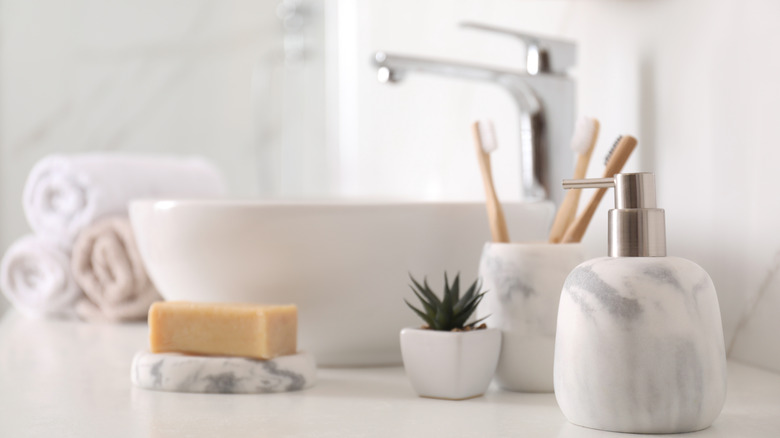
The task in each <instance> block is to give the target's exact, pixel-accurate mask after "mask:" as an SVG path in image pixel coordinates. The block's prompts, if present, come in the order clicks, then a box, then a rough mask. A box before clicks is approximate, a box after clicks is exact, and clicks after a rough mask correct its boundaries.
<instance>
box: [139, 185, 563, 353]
mask: <svg viewBox="0 0 780 438" xmlns="http://www.w3.org/2000/svg"><path fill="white" fill-rule="evenodd" d="M504 208H505V212H506V216H507V222H508V224H509V230H510V235H511V236H512V239H513V240H515V241H538V240H544V239H545V237H546V233H547V230H548V228H549V224H550V222H551V220H552V215H553V206H552V204H551V203H547V202H545V203H531V204H519V203H515V204H507V205H505V207H504ZM130 217H131V220H132V223H133V228H134V230H135V234H136V239H137V241H138V246H139V248H140V250H141V255H142V257H143V260H144V263H145V265H146V268H147V269H148V271H149V275H150V276H151V278H152V280H153V281H154V283H155V284H156V285H157V287H158V288H159V290H160V293H161V294H162V295H163V297H165V299H168V300H191V301H227V302H255V303H266V304H286V303H294V304H297V305H298V308H299V347H300V349H301V350H306V351H310V352H313V353H314V354H315V356H316V357H317V361H318V363H319V364H320V365H331V366H358V365H383V364H397V363H400V361H401V353H400V346H399V330H400V329H401V328H403V327H417V326H419V325H420V324H421V321H419V320H418V319H417V318H416V316H414V314H413V313H412V312H411V310H409V309H408V308H407V307H406V305H405V304H404V302H403V299H404V298H407V299H409V300H410V302H412V301H413V300H414V299H415V298H414V295H413V294H412V292H411V291H410V290H409V288H408V284H409V279H408V274H409V273H411V274H412V275H414V276H415V277H420V278H422V277H423V276H428V278H429V281H430V283H431V285H432V286H436V287H438V285H440V284H441V283H442V280H441V277H442V275H443V272H444V270H445V269H446V270H447V271H448V272H449V273H450V274H451V275H455V273H457V272H458V271H460V272H461V275H462V277H463V281H464V282H466V281H472V280H473V279H474V278H475V276H476V273H477V269H478V265H479V258H480V253H481V251H482V245H483V244H484V242H485V241H486V240H488V239H489V229H488V223H487V214H486V213H485V206H484V204H481V203H379V204H367V203H321V204H301V203H266V202H255V201H194V200H186V201H171V200H164V201H134V202H132V203H131V205H130Z"/></svg>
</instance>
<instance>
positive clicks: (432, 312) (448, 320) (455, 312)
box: [404, 272, 485, 331]
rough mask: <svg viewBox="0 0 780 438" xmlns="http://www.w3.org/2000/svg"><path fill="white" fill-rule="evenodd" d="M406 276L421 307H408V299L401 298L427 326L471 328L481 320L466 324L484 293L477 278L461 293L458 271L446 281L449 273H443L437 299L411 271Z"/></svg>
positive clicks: (426, 285)
mask: <svg viewBox="0 0 780 438" xmlns="http://www.w3.org/2000/svg"><path fill="white" fill-rule="evenodd" d="M409 278H410V279H411V280H412V285H410V286H409V287H410V288H411V289H412V292H413V293H414V294H415V296H416V297H417V299H418V300H420V303H421V304H422V310H421V309H419V308H416V307H414V306H412V305H411V304H410V303H409V302H408V301H406V300H404V301H405V302H406V305H407V306H409V308H411V309H412V310H413V311H414V312H415V313H416V314H417V316H419V317H420V318H422V320H423V321H425V322H426V323H427V324H428V326H429V327H430V328H432V329H434V330H446V331H449V330H452V329H465V328H468V327H471V328H473V327H474V326H475V325H476V324H477V323H479V322H482V321H483V320H484V319H485V318H481V319H479V320H478V321H475V322H472V323H467V322H468V320H469V319H470V318H471V316H472V315H473V313H474V311H475V310H476V309H477V306H478V305H479V303H480V302H481V301H482V298H483V297H484V296H485V292H482V291H480V289H481V286H480V283H479V280H475V281H474V282H473V283H472V284H471V286H470V287H469V288H468V290H467V291H466V293H465V294H463V295H462V296H461V294H460V273H458V274H457V275H456V276H455V278H454V279H453V281H452V283H450V281H449V276H448V275H447V273H446V272H445V273H444V291H443V293H442V296H441V298H439V297H438V296H437V295H436V294H435V293H434V292H433V291H432V290H431V288H430V286H429V285H428V281H427V279H425V278H423V283H422V284H420V283H419V282H418V281H417V280H415V279H414V277H412V275H411V274H409Z"/></svg>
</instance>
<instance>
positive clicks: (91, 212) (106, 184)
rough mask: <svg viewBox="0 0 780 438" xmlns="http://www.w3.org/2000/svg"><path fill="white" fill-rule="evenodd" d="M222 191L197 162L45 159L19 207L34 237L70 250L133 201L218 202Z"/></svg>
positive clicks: (109, 156)
mask: <svg viewBox="0 0 780 438" xmlns="http://www.w3.org/2000/svg"><path fill="white" fill-rule="evenodd" d="M225 191H226V186H225V181H224V179H223V177H222V175H221V174H220V172H219V171H218V170H217V169H216V168H215V167H214V166H212V165H211V164H210V163H209V162H208V161H206V160H204V159H201V158H197V157H186V158H182V157H172V156H158V155H130V154H122V153H90V154H80V155H69V156H66V155H49V156H47V157H45V158H43V159H42V160H40V161H39V162H38V163H36V164H35V166H34V167H33V169H32V171H31V172H30V175H29V177H28V178H27V183H26V184H25V187H24V195H23V200H22V203H23V206H24V213H25V215H26V216H27V222H28V223H29V224H30V227H31V228H32V229H33V231H35V233H36V234H37V235H39V236H42V237H45V238H47V239H49V240H54V241H56V242H58V243H60V244H62V245H63V246H65V247H70V246H71V245H72V244H73V241H74V240H75V239H76V236H78V234H79V232H80V231H81V230H83V229H84V228H85V227H86V226H87V225H89V224H91V223H93V222H95V220H96V219H99V218H101V217H103V216H110V215H115V214H126V212H127V203H128V201H130V200H132V199H137V198H157V197H172V198H173V197H175V198H178V197H183V198H190V197H217V196H223V195H224V194H225Z"/></svg>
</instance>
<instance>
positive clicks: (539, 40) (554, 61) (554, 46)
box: [460, 21, 577, 75]
mask: <svg viewBox="0 0 780 438" xmlns="http://www.w3.org/2000/svg"><path fill="white" fill-rule="evenodd" d="M460 27H463V28H466V29H476V30H484V31H487V32H492V33H497V34H501V35H509V36H513V37H515V38H519V39H521V40H522V41H523V43H524V44H525V45H526V50H527V52H528V54H527V56H526V70H528V73H529V74H532V75H535V74H538V73H558V74H563V73H566V71H567V70H568V69H570V68H571V67H573V66H574V65H576V64H577V45H576V44H575V43H573V42H571V41H567V40H562V39H557V38H550V37H542V36H539V35H533V34H530V33H525V32H518V31H516V30H512V29H507V28H504V27H497V26H491V25H489V24H482V23H475V22H472V21H464V22H462V23H460Z"/></svg>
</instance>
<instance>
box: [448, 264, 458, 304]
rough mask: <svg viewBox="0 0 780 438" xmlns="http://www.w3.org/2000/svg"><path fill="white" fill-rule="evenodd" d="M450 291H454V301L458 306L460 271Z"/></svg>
mask: <svg viewBox="0 0 780 438" xmlns="http://www.w3.org/2000/svg"><path fill="white" fill-rule="evenodd" d="M450 291H452V301H453V302H454V303H455V305H456V306H457V303H458V301H460V272H458V274H457V275H455V280H453V281H452V287H451V288H450Z"/></svg>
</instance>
